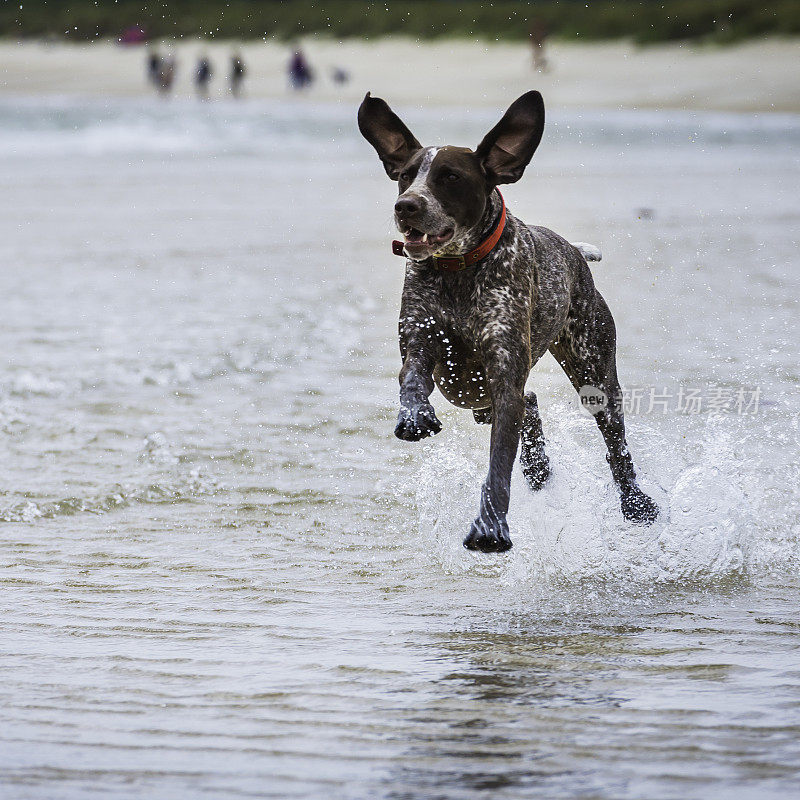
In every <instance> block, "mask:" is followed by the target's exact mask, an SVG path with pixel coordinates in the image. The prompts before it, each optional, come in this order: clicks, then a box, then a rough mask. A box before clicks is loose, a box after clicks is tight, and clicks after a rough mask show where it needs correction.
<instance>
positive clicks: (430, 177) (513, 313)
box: [358, 92, 659, 553]
mask: <svg viewBox="0 0 800 800" xmlns="http://www.w3.org/2000/svg"><path fill="white" fill-rule="evenodd" d="M358 126H359V129H360V131H361V133H362V135H363V136H364V138H366V140H367V141H368V142H369V143H370V144H371V145H372V146H373V147H374V148H375V150H376V151H377V153H378V156H379V158H380V160H381V161H382V162H383V166H384V168H385V169H386V173H387V174H388V176H389V177H390V178H391V179H392V180H393V181H397V183H398V185H399V190H400V196H399V197H398V199H397V202H396V203H395V205H394V218H395V223H396V225H397V228H398V230H399V231H400V232H401V234H402V235H403V241H402V242H399V241H398V242H394V244H393V250H394V252H395V254H397V255H403V256H405V257H406V259H407V261H406V275H405V284H404V287H403V298H402V304H401V310H400V352H401V355H402V359H403V366H402V369H401V370H400V415H399V417H398V420H397V427H396V428H395V436H397V437H398V438H400V439H404V440H406V441H418V440H420V439H423V438H425V437H426V436H432V435H434V434H436V433H438V432H439V431H440V430H441V428H442V426H441V423H440V422H439V420H438V419H437V418H436V414H435V413H434V410H433V406H432V405H431V403H430V401H429V399H428V398H429V397H430V395H431V392H432V391H433V387H434V385H436V386H438V387H439V390H440V391H441V393H442V394H443V395H444V396H445V398H447V400H449V401H450V402H451V403H453V404H454V405H456V406H459V407H460V408H468V409H471V410H472V412H473V415H474V417H475V420H476V421H477V422H481V423H488V424H491V426H492V433H491V444H490V455H489V473H488V475H487V477H486V480H485V482H484V483H483V486H482V487H481V502H480V511H479V513H478V517H477V518H476V520H475V521H474V522H473V523H472V527H471V529H470V531H469V534H468V535H467V537H466V539H465V540H464V546H465V547H467V548H468V549H470V550H481V551H483V552H485V553H489V552H502V551H505V550H508V549H509V548H510V547H511V538H510V536H509V531H508V522H507V521H506V514H507V513H508V504H509V496H510V487H511V470H512V467H513V464H514V459H515V458H516V455H517V450H518V448H519V449H520V450H521V452H520V465H521V467H522V471H523V473H524V475H525V477H526V479H527V482H528V484H529V485H530V487H531V489H533V490H537V489H540V488H541V487H542V486H543V485H544V483H545V481H546V480H547V478H548V476H549V475H550V464H549V461H548V458H547V455H546V453H545V449H544V434H543V432H542V423H541V420H540V418H539V411H538V407H537V402H536V395H535V394H534V393H533V392H528V393H527V394H526V392H525V383H526V381H527V378H528V374H529V373H530V371H531V368H532V367H533V365H534V364H535V363H536V362H537V361H538V360H539V359H540V358H541V357H542V356H543V355H544V353H545V352H546V351H547V350H549V351H550V352H551V353H552V354H553V356H555V358H556V360H557V361H558V363H559V364H560V365H561V367H562V368H563V369H564V372H566V374H567V377H568V378H569V380H570V382H571V383H572V385H573V386H574V387H575V389H576V390H578V391H581V389H585V390H586V391H589V392H590V393H591V394H592V396H593V398H599V400H600V402H597V404H596V408H595V409H593V411H594V418H595V420H596V422H597V425H598V427H599V428H600V433H601V434H602V435H603V438H604V439H605V443H606V446H607V448H608V455H607V459H608V462H609V464H610V466H611V474H612V476H613V478H614V481H615V483H616V485H617V488H618V490H619V494H620V501H621V507H622V514H623V515H624V517H625V518H626V519H627V520H630V521H632V522H637V523H643V524H649V523H652V522H653V521H654V520H655V519H656V518H657V516H658V513H659V510H658V506H657V505H656V504H655V502H654V501H653V500H652V499H651V498H650V497H648V496H647V495H646V494H645V493H644V492H643V491H642V490H641V489H640V488H639V486H638V485H637V483H636V472H635V471H634V468H633V461H632V459H631V455H630V452H629V451H628V445H627V443H626V441H625V422H624V419H623V415H622V408H621V405H622V404H621V391H620V385H619V380H618V379H617V368H616V357H615V351H616V331H615V327H614V319H613V317H612V316H611V312H610V311H609V310H608V306H607V305H606V303H605V301H604V300H603V298H602V297H601V295H600V293H599V292H598V291H597V289H596V288H595V285H594V281H593V280H592V274H591V272H590V270H589V266H588V264H587V263H586V257H587V256H588V257H589V258H590V259H591V260H597V259H598V258H599V253H596V252H592V250H591V249H589V248H587V247H586V246H576V245H572V244H570V243H569V242H567V241H566V240H564V239H562V238H561V237H560V236H559V235H558V234H556V233H553V231H550V230H548V229H547V228H541V227H535V226H528V225H525V224H524V223H523V222H521V221H520V220H518V219H517V218H516V217H514V216H513V214H511V213H509V212H508V211H507V210H506V207H505V203H504V201H503V198H502V196H501V195H500V192H499V191H498V189H497V187H498V186H499V185H500V184H505V183H515V182H516V181H518V180H519V179H520V178H521V177H522V173H523V172H524V171H525V167H527V165H528V163H529V162H530V160H531V158H532V157H533V154H534V152H535V151H536V148H537V147H538V146H539V142H540V141H541V138H542V133H543V131H544V101H543V100H542V96H541V95H540V94H539V92H527V93H526V94H524V95H522V97H520V98H519V99H518V100H516V101H515V102H514V103H513V104H512V105H511V106H510V107H509V109H508V111H506V113H505V115H504V116H503V118H502V119H501V120H500V122H498V123H497V125H495V127H494V128H492V130H491V131H489V133H488V134H486V136H485V137H484V139H483V141H482V142H481V143H480V144H479V145H478V147H477V148H476V149H475V150H474V151H473V150H470V149H468V148H465V147H452V146H447V147H423V146H422V145H421V144H420V143H419V142H418V141H417V140H416V139H415V138H414V135H413V134H412V133H411V131H410V130H409V129H408V128H407V127H406V126H405V125H404V124H403V122H402V121H401V120H400V118H399V117H398V116H397V115H396V114H395V113H394V112H393V111H392V110H391V109H390V108H389V106H388V105H387V104H386V102H384V101H383V100H381V99H380V98H377V97H371V96H370V94H369V93H367V95H366V97H365V98H364V101H363V102H362V103H361V106H360V108H359V110H358Z"/></svg>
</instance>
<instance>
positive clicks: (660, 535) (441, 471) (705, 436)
mask: <svg viewBox="0 0 800 800" xmlns="http://www.w3.org/2000/svg"><path fill="white" fill-rule="evenodd" d="M545 428H546V430H547V431H548V432H549V435H548V453H549V456H550V460H551V464H552V467H553V474H552V476H551V478H550V480H549V481H548V483H547V484H546V486H545V487H544V489H542V490H541V491H539V492H536V493H533V492H531V491H530V490H529V489H528V487H527V485H526V483H525V480H524V477H523V476H522V474H521V472H520V470H519V467H518V466H517V467H515V471H514V476H513V479H512V502H511V509H510V512H509V526H510V529H511V535H512V538H513V540H514V544H515V547H514V549H513V550H512V551H511V552H510V553H509V554H508V555H507V556H502V557H497V556H485V555H480V554H478V555H475V554H470V553H467V552H466V551H464V550H463V549H462V547H461V540H462V538H463V536H464V534H465V533H466V531H467V530H468V528H469V524H470V522H471V520H472V517H473V516H474V514H475V513H476V510H477V507H478V497H479V492H480V484H481V482H482V480H483V477H484V470H485V468H486V463H487V457H488V437H487V436H484V435H482V434H481V432H480V431H479V430H478V429H477V428H474V427H470V426H469V425H468V423H466V421H465V422H464V423H463V424H457V426H456V429H455V430H454V431H451V433H450V435H449V436H448V437H443V438H442V440H441V441H437V440H433V441H432V443H431V444H429V445H426V446H425V448H426V451H427V452H426V453H425V458H424V462H423V463H422V465H421V467H420V468H419V471H418V474H417V476H416V478H417V479H416V481H415V483H416V487H417V488H416V503H417V512H418V518H419V530H420V535H421V536H422V537H423V539H424V540H425V543H426V547H427V548H428V549H429V550H430V552H432V553H434V554H435V556H436V558H437V559H438V561H439V562H440V564H441V566H442V568H443V569H445V570H446V571H452V572H455V573H471V574H475V575H491V576H494V577H496V578H498V579H500V580H501V581H502V583H503V584H504V585H507V586H513V585H522V584H529V585H532V586H534V585H539V586H546V587H553V586H554V585H556V584H560V583H563V582H566V583H568V584H575V583H576V582H579V581H584V580H590V581H594V582H609V581H610V582H613V583H615V584H618V585H620V586H624V585H636V586H638V587H645V586H648V585H653V584H658V585H663V584H667V583H684V582H691V583H697V584H701V585H702V584H708V583H713V582H718V581H726V580H730V579H735V578H747V579H755V578H757V576H758V575H759V574H762V573H764V572H770V573H774V572H776V571H784V570H791V569H793V568H796V566H797V565H798V563H800V488H798V487H799V481H798V478H800V475H798V467H797V465H796V463H795V462H794V460H793V459H792V458H791V457H790V454H791V453H793V452H794V453H796V452H797V449H798V444H800V442H798V432H797V426H796V425H794V426H792V425H791V424H786V412H785V410H784V409H781V408H776V409H770V410H767V411H765V413H764V414H762V415H759V416H758V417H757V418H753V417H750V418H741V417H713V416H702V417H694V418H691V417H682V418H679V419H672V420H670V421H669V422H667V421H666V420H661V421H660V425H658V424H653V425H650V424H643V423H641V422H638V421H635V422H633V423H632V424H631V425H629V428H630V437H629V438H630V440H631V441H632V442H633V443H635V445H634V452H635V455H636V461H637V464H638V469H639V477H640V482H641V485H642V488H643V489H644V490H645V491H647V492H648V493H650V494H651V495H652V496H653V497H654V498H655V499H656V501H657V502H658V503H659V505H660V506H661V510H662V513H661V516H660V518H659V520H658V521H657V522H656V523H655V524H654V525H652V526H649V527H644V526H639V525H634V524H631V523H627V522H626V521H625V520H624V519H623V518H622V516H621V514H620V511H619V501H618V496H617V492H616V490H615V487H614V486H613V484H612V481H611V478H610V475H609V474H608V469H607V466H606V464H605V462H604V459H603V457H602V456H603V451H602V443H601V441H600V439H599V435H598V434H597V431H596V430H595V429H594V426H593V425H592V423H591V420H586V419H584V418H582V417H579V416H578V415H576V414H575V413H574V411H572V410H571V409H570V408H569V407H567V406H565V405H557V406H556V407H555V408H554V409H552V408H551V413H550V414H549V415H548V417H547V419H546V424H545ZM687 441H688V442H691V443H692V444H690V445H687V444H686V443H687Z"/></svg>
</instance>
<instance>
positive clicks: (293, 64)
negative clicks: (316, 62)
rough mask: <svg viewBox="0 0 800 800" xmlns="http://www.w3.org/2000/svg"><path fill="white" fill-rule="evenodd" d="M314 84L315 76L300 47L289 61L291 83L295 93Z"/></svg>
mask: <svg viewBox="0 0 800 800" xmlns="http://www.w3.org/2000/svg"><path fill="white" fill-rule="evenodd" d="M313 82H314V74H313V72H312V71H311V67H310V66H309V64H308V61H306V57H305V56H304V55H303V51H302V50H301V49H300V48H299V47H298V48H297V49H296V50H295V51H294V55H293V56H292V58H291V59H290V61H289V83H290V84H291V86H292V88H293V89H294V90H295V91H298V92H299V91H301V90H302V89H305V88H306V87H307V86H311V84H312V83H313Z"/></svg>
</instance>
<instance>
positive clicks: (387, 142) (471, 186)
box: [358, 92, 544, 261]
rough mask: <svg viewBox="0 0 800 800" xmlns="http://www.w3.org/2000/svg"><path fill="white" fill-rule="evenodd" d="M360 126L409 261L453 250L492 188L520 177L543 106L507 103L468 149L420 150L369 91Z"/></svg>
mask: <svg viewBox="0 0 800 800" xmlns="http://www.w3.org/2000/svg"><path fill="white" fill-rule="evenodd" d="M358 127H359V130H360V131H361V133H362V134H363V136H364V138H365V139H366V140H367V141H368V142H369V143H370V144H371V145H372V146H373V147H374V148H375V150H376V151H377V152H378V156H379V157H380V159H381V161H382V162H383V166H384V168H385V169H386V174H387V175H388V176H389V177H390V178H391V179H392V180H393V181H397V182H398V184H399V188H400V196H399V197H398V199H397V202H396V203H395V207H394V216H395V222H396V224H397V227H398V230H400V232H401V233H402V234H403V236H404V238H405V249H406V252H407V253H408V255H409V256H410V257H411V258H412V259H414V260H415V261H421V260H424V259H426V258H428V257H429V256H431V255H433V254H434V253H443V252H444V253H447V254H451V253H453V252H458V249H459V247H460V246H461V244H462V243H464V242H467V241H469V238H470V231H472V230H473V229H474V228H475V226H476V225H478V224H479V223H480V222H481V220H482V219H483V217H484V214H485V212H486V207H487V203H488V202H489V198H490V196H491V193H492V191H493V190H494V188H495V186H497V185H499V184H501V183H514V182H515V181H518V180H519V179H520V178H521V177H522V173H523V172H524V171H525V167H527V166H528V162H529V161H530V160H531V158H532V157H533V154H534V152H535V150H536V148H537V147H538V146H539V142H540V141H541V138H542V132H543V131H544V101H543V100H542V96H541V95H540V94H539V92H527V93H526V94H524V95H522V97H520V98H519V99H518V100H515V101H514V103H512V104H511V106H510V107H509V109H508V111H506V113H505V114H504V115H503V118H502V119H501V120H500V122H498V123H497V125H495V126H494V128H492V130H490V131H489V133H487V134H486V136H485V137H484V138H483V141H482V142H481V143H480V144H479V145H478V147H477V148H476V149H475V150H474V151H473V150H470V149H469V148H467V147H450V146H448V147H423V146H422V145H421V144H420V143H419V142H418V141H417V140H416V139H415V138H414V135H413V134H412V133H411V131H410V130H409V129H408V128H407V127H406V126H405V125H404V124H403V122H402V120H401V119H400V118H399V117H398V116H397V115H396V114H395V113H394V112H393V111H392V109H391V108H389V106H388V105H387V104H386V103H385V102H384V101H383V100H381V99H380V98H378V97H371V96H370V94H369V92H368V93H367V96H366V97H365V98H364V101H363V102H362V103H361V107H360V108H359V109H358Z"/></svg>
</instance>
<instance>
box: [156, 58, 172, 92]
mask: <svg viewBox="0 0 800 800" xmlns="http://www.w3.org/2000/svg"><path fill="white" fill-rule="evenodd" d="M174 80H175V56H173V55H167V56H164V58H162V59H161V63H160V65H159V70H158V91H159V92H161V94H162V95H168V94H169V93H170V91H172V84H173V82H174Z"/></svg>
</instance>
